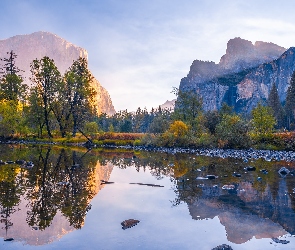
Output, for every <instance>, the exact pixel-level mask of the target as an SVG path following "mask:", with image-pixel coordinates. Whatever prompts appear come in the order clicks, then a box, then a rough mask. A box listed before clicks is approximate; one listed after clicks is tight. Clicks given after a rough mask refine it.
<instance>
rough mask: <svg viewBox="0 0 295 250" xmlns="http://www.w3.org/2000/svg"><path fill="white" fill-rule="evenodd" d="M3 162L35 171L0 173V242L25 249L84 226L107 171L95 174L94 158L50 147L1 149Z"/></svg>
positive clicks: (11, 169)
mask: <svg viewBox="0 0 295 250" xmlns="http://www.w3.org/2000/svg"><path fill="white" fill-rule="evenodd" d="M2 151H4V152H5V154H1V157H2V158H1V159H2V160H3V161H7V160H8V159H9V160H12V161H16V160H17V159H20V158H19V157H22V159H24V160H26V161H32V162H33V163H34V167H33V168H30V169H27V168H21V166H19V165H17V164H9V165H7V164H6V165H2V166H1V167H0V193H1V196H0V206H1V220H0V223H1V225H2V230H1V236H2V237H4V238H9V237H13V238H14V239H18V240H21V241H25V242H26V243H29V244H34V245H39V244H44V243H48V242H50V241H52V240H54V239H56V238H58V237H61V235H63V234H65V233H67V232H69V231H72V230H74V229H79V228H81V227H82V226H83V224H84V220H85V216H86V213H87V212H88V211H89V209H90V201H91V199H92V198H93V196H94V195H95V194H96V193H97V192H98V191H99V189H100V188H101V187H102V186H101V185H100V183H99V182H100V179H101V178H104V179H108V178H109V175H110V173H111V170H112V167H106V168H105V169H102V168H100V166H99V162H98V161H97V156H96V155H93V154H90V153H87V152H83V151H82V152H79V151H72V150H66V149H57V148H55V149H54V148H51V147H34V148H15V147H3V149H2ZM24 221H26V222H27V223H24Z"/></svg>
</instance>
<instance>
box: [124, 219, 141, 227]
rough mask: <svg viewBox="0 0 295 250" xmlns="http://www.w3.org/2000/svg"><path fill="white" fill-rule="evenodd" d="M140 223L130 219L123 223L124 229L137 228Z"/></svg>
mask: <svg viewBox="0 0 295 250" xmlns="http://www.w3.org/2000/svg"><path fill="white" fill-rule="evenodd" d="M139 222H140V221H139V220H135V219H128V220H124V221H122V222H121V225H122V229H123V230H125V229H127V228H131V227H134V226H136V225H137V224H138V223H139Z"/></svg>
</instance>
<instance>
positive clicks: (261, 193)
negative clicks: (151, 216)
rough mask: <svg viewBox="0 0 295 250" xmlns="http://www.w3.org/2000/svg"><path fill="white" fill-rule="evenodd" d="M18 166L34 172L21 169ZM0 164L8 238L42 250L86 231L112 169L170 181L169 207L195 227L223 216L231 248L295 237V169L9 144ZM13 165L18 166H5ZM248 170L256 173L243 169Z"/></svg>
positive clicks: (3, 219)
mask: <svg viewBox="0 0 295 250" xmlns="http://www.w3.org/2000/svg"><path fill="white" fill-rule="evenodd" d="M20 159H21V160H25V161H26V162H28V161H31V162H32V163H33V166H30V167H28V165H25V164H21V165H20V164H16V163H15V162H16V161H17V160H20ZM0 160H1V164H2V165H1V166H0V193H1V195H0V212H1V219H0V225H1V228H2V230H1V237H3V238H9V237H11V235H13V236H14V238H15V239H16V240H20V241H25V242H26V243H28V244H31V245H41V244H46V243H49V242H51V241H54V240H56V239H57V238H58V237H61V236H62V235H64V234H66V233H68V232H70V231H73V230H75V229H80V228H82V227H83V225H84V220H85V216H86V214H87V212H88V211H89V210H90V209H91V205H90V202H91V199H92V198H93V197H94V196H95V195H96V194H97V193H98V192H99V190H100V189H101V188H103V186H104V185H102V184H104V183H107V181H108V179H109V177H110V174H111V172H112V169H113V166H117V167H118V168H120V169H126V168H135V169H136V170H137V171H138V172H139V171H140V170H143V171H144V172H150V173H151V174H152V175H153V176H154V177H155V179H156V180H161V179H164V178H169V179H170V181H171V182H172V184H173V185H172V186H173V188H174V192H175V199H174V200H173V201H171V204H172V206H173V207H175V206H178V205H179V204H181V203H185V204H187V206H188V210H189V213H190V216H191V217H192V219H194V220H206V219H209V218H212V219H213V218H215V217H218V218H219V220H220V223H221V224H222V225H223V226H224V227H225V229H226V232H227V238H228V240H229V241H231V242H234V243H237V244H241V243H244V242H246V241H248V240H250V239H251V238H252V237H253V236H255V237H256V238H272V237H279V236H281V235H284V234H286V233H290V234H295V212H294V211H295V200H294V199H295V177H294V176H293V174H294V172H293V171H294V169H295V164H294V163H293V162H282V161H281V162H267V161H265V160H262V159H258V160H256V161H252V162H247V163H246V162H243V161H242V160H237V159H222V158H210V157H201V156H198V157H197V156H194V155H189V154H174V155H173V154H167V153H148V152H133V151H125V152H120V151H114V150H109V151H108V150H105V151H95V150H93V151H90V152H87V151H86V150H85V151H84V150H80V151H77V150H71V149H64V148H54V147H46V146H35V147H27V146H8V145H4V146H1V147H0ZM8 161H12V162H14V163H11V162H9V163H11V164H3V163H4V162H6V163H8ZM249 166H251V167H254V168H255V171H248V170H246V167H249ZM283 166H284V167H286V168H288V169H289V170H290V171H291V172H290V173H289V174H288V175H286V176H284V177H282V176H280V175H279V174H278V170H279V169H280V168H281V167H283ZM130 184H139V185H145V186H151V188H153V187H155V188H157V187H162V186H160V185H153V184H149V183H144V184H143V183H137V182H135V181H134V182H130ZM133 186H134V185H133ZM36 239H37V240H36Z"/></svg>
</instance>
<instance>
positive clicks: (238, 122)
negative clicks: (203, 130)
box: [216, 114, 250, 148]
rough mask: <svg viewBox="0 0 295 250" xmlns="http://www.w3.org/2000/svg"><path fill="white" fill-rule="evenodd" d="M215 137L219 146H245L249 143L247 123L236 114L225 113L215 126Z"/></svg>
mask: <svg viewBox="0 0 295 250" xmlns="http://www.w3.org/2000/svg"><path fill="white" fill-rule="evenodd" d="M216 138H217V139H218V144H219V146H220V147H227V148H246V147H249V145H250V137H249V135H248V125H247V124H246V122H245V121H243V120H242V119H241V117H240V116H238V115H234V114H233V115H229V114H225V115H223V116H222V118H221V122H220V123H219V124H218V125H217V126H216Z"/></svg>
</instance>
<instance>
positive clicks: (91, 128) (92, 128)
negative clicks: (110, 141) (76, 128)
mask: <svg viewBox="0 0 295 250" xmlns="http://www.w3.org/2000/svg"><path fill="white" fill-rule="evenodd" d="M84 133H86V134H87V135H92V136H93V135H94V134H96V133H98V125H97V123H96V122H87V123H86V124H85V125H84Z"/></svg>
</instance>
